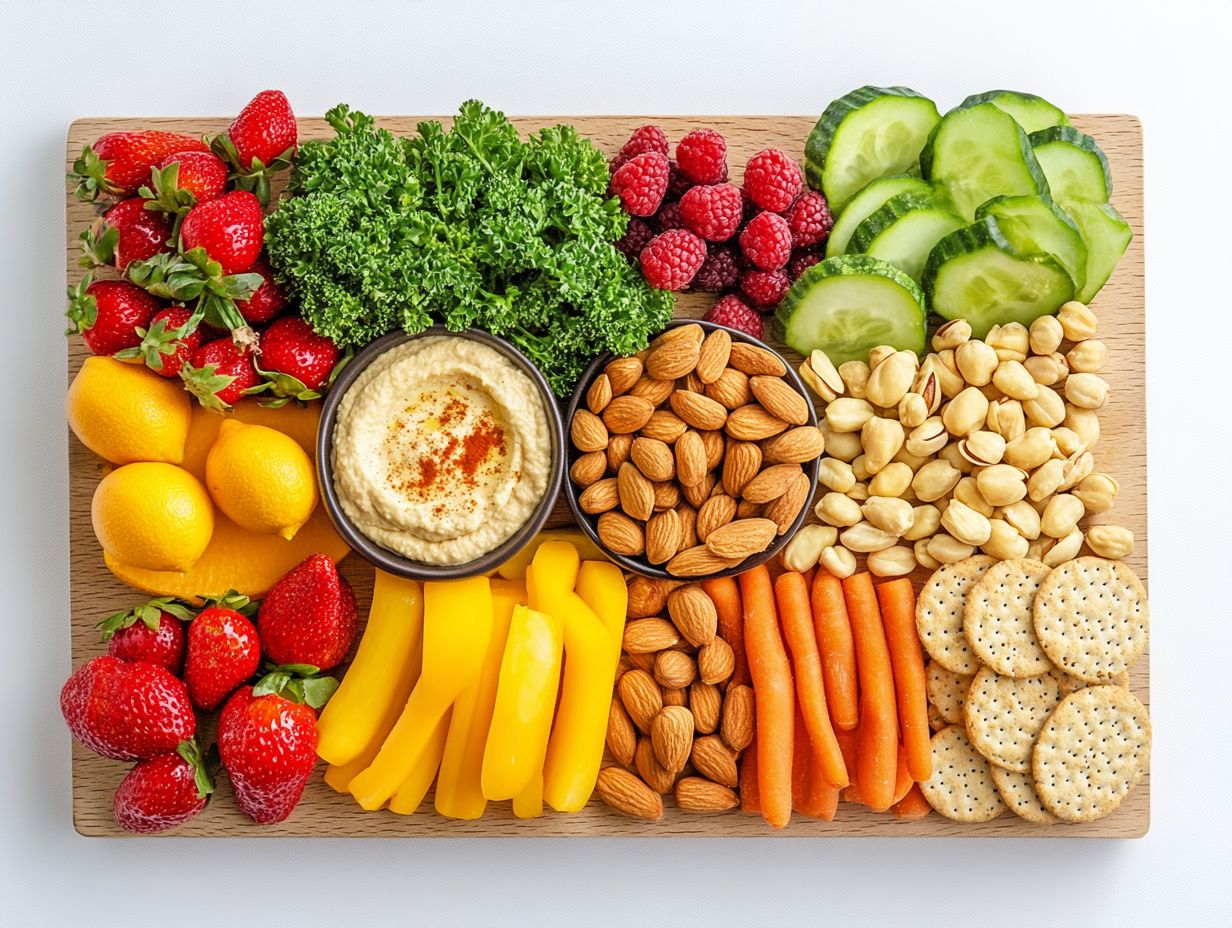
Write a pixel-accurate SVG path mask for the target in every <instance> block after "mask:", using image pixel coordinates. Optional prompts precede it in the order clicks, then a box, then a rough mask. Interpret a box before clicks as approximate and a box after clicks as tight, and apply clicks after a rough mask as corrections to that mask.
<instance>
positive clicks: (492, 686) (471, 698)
mask: <svg viewBox="0 0 1232 928" xmlns="http://www.w3.org/2000/svg"><path fill="white" fill-rule="evenodd" d="M519 604H521V605H523V606H524V605H526V584H525V583H521V582H519V581H516V580H493V581H492V640H491V641H490V642H489V643H488V653H487V655H486V656H485V657H484V660H483V669H482V670H481V671H480V672H479V679H478V680H476V681H475V682H474V683H472V684H471V685H470V686H468V687H467V688H466V689H465V690H463V691H462V693H461V694H460V695H459V696H458V700H457V702H455V703H454V705H453V716H452V718H451V719H450V722H449V738H448V740H446V742H445V756H444V757H443V758H442V759H441V771H440V774H439V775H438V776H437V782H436V798H435V802H436V811H437V812H439V813H440V814H441V815H444V816H445V817H446V818H460V819H475V818H479V817H480V816H481V815H483V810H484V808H485V807H486V806H487V803H488V801H487V800H486V799H484V798H483V789H482V787H481V785H480V778H481V774H482V771H483V751H484V747H485V746H486V744H487V741H488V729H489V728H490V727H491V725H492V710H493V709H494V708H495V707H496V686H497V684H498V683H499V681H500V669H501V661H502V660H503V658H504V655H505V642H506V641H507V640H508V638H509V623H510V622H511V621H512V619H513V607H514V606H516V605H519Z"/></svg>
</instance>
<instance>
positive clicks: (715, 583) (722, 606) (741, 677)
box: [702, 577, 751, 686]
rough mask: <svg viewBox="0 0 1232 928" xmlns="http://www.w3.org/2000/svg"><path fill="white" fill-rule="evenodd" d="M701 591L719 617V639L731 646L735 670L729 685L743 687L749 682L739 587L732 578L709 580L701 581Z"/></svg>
mask: <svg viewBox="0 0 1232 928" xmlns="http://www.w3.org/2000/svg"><path fill="white" fill-rule="evenodd" d="M702 589H703V590H705V591H706V595H707V596H709V597H710V600H711V602H713V603H714V608H715V611H716V612H717V613H718V615H719V637H720V638H722V639H723V640H724V641H726V642H727V643H728V645H730V646H731V649H732V655H733V657H734V659H735V665H736V669H735V670H733V671H732V677H731V685H732V686H743V685H747V684H748V683H749V682H751V678H750V676H749V660H748V655H747V654H746V653H745V648H744V614H743V608H742V606H741V604H740V585H739V584H738V583H737V582H736V581H735V579H734V578H732V577H719V578H709V579H706V580H703V581H702Z"/></svg>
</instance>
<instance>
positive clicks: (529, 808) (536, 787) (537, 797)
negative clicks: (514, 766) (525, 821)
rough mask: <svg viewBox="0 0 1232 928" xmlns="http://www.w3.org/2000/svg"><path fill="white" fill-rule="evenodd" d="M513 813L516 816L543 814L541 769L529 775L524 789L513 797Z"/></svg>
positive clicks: (525, 816)
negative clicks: (528, 780)
mask: <svg viewBox="0 0 1232 928" xmlns="http://www.w3.org/2000/svg"><path fill="white" fill-rule="evenodd" d="M513 814H514V816H515V817H517V818H539V817H540V816H541V815H543V771H542V770H537V771H535V773H534V774H533V775H532V776H531V778H530V782H529V783H527V784H526V789H524V790H522V792H520V793H518V794H517V795H516V796H514V797H513Z"/></svg>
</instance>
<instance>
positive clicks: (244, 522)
mask: <svg viewBox="0 0 1232 928" xmlns="http://www.w3.org/2000/svg"><path fill="white" fill-rule="evenodd" d="M205 485H206V487H207V488H208V490H209V492H210V496H211V497H212V498H213V500H214V502H215V504H216V505H217V506H218V508H219V509H221V510H222V511H223V513H225V514H226V516H227V518H229V519H231V520H232V521H233V522H235V523H236V524H237V525H239V526H241V527H242V528H245V529H247V530H248V531H250V532H258V533H267V534H276V535H279V536H281V537H283V538H286V539H291V538H294V537H295V533H296V532H297V531H299V529H300V527H301V526H303V524H304V523H305V522H307V521H308V517H309V516H310V515H312V510H313V509H314V508H315V507H316V504H317V484H316V471H315V469H314V468H313V465H312V460H311V459H310V458H309V457H308V455H307V454H305V453H304V449H303V448H301V447H300V446H299V445H298V444H296V442H295V440H294V439H292V438H290V437H288V436H286V435H284V434H283V433H282V432H279V431H277V430H276V429H271V428H267V427H265V426H263V425H245V424H244V423H242V422H236V421H234V420H230V419H229V420H227V421H225V422H223V423H222V426H221V427H220V428H219V431H218V440H217V441H216V442H214V447H212V448H211V449H210V453H209V455H208V456H207V457H206V460H205ZM279 663H283V662H282V661H280V662H279ZM286 663H297V662H295V661H289V662H286ZM299 663H311V662H310V661H308V662H299Z"/></svg>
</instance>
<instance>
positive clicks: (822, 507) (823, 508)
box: [813, 493, 864, 527]
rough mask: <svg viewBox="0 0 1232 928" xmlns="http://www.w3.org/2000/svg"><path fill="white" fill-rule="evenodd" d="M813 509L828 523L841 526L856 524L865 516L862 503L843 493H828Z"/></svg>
mask: <svg viewBox="0 0 1232 928" xmlns="http://www.w3.org/2000/svg"><path fill="white" fill-rule="evenodd" d="M813 511H814V512H815V513H816V514H817V518H819V519H821V521H822V522H825V523H826V524H827V525H837V526H840V527H846V526H851V525H855V524H856V523H857V522H859V521H860V520H861V519H863V518H864V514H863V513H862V512H861V511H860V504H859V503H857V502H856V501H855V500H853V499H851V498H849V497H847V496H845V495H843V494H842V493H827V494H826V495H825V496H823V497H822V498H821V500H820V501H818V503H817V506H816V508H815V509H814V510H813Z"/></svg>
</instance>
